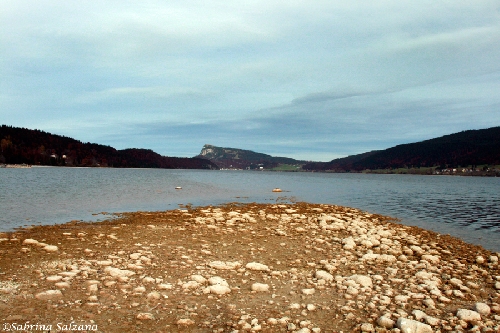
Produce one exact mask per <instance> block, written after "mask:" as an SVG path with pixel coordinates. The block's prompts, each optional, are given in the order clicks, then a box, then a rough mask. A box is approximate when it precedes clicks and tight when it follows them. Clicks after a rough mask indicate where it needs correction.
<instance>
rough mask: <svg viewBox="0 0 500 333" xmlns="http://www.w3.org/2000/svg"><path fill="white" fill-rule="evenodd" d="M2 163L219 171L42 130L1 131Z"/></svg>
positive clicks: (205, 163)
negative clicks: (85, 141) (84, 141)
mask: <svg viewBox="0 0 500 333" xmlns="http://www.w3.org/2000/svg"><path fill="white" fill-rule="evenodd" d="M0 163H6V164H30V165H53V166H87V167H99V166H101V167H115V168H130V167H133V168H167V169H217V166H216V165H215V164H213V163H211V162H210V161H207V160H205V159H201V158H179V157H166V156H161V155H159V154H157V153H155V152H153V151H152V150H148V149H124V150H116V149H115V148H113V147H109V146H104V145H99V144H95V143H90V142H87V143H83V142H81V141H78V140H75V139H72V138H68V137H65V136H61V135H56V134H51V133H47V132H44V131H40V130H31V129H26V128H19V127H12V126H7V125H2V126H1V127H0Z"/></svg>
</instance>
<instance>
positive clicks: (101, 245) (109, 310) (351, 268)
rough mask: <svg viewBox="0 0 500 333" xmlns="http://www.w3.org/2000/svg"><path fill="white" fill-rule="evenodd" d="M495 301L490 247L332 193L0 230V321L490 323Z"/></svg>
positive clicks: (446, 326) (152, 326)
mask: <svg viewBox="0 0 500 333" xmlns="http://www.w3.org/2000/svg"><path fill="white" fill-rule="evenodd" d="M499 303H500V267H499V264H498V254H495V253H491V252H489V251H487V250H484V249H483V248H481V247H478V246H473V245H469V244H466V243H464V242H462V241H460V240H457V239H455V238H452V237H450V236H448V235H438V234H436V233H433V232H430V231H425V230H422V229H419V228H416V227H408V226H403V225H400V224H398V223H397V222H396V221H394V220H391V219H390V218H387V217H384V216H380V215H373V214H369V213H366V212H362V211H359V210H356V209H351V208H346V207H339V206H332V205H319V204H318V205H316V204H306V203H295V204H244V205H242V204H228V205H224V206H214V207H202V208H196V209H192V208H190V207H188V208H187V209H178V210H172V211H166V212H136V213H125V214H119V215H117V217H116V219H113V220H109V221H104V222H99V223H81V222H72V223H67V224H64V225H57V226H41V227H33V228H30V229H23V230H19V231H16V232H13V233H0V331H26V332H42V331H44V330H45V331H48V329H50V331H51V332H57V331H61V332H62V331H68V332H69V331H71V332H75V331H78V332H84V331H87V332H93V331H98V332H233V331H237V332H238V331H239V332H258V331H261V332H301V333H303V332H341V331H342V332H361V331H363V332H465V331H476V332H500V306H499Z"/></svg>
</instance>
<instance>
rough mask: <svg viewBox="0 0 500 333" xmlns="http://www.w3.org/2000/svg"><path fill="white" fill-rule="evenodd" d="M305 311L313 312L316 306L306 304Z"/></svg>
mask: <svg viewBox="0 0 500 333" xmlns="http://www.w3.org/2000/svg"><path fill="white" fill-rule="evenodd" d="M306 309H307V311H314V310H316V305H314V304H307V306H306Z"/></svg>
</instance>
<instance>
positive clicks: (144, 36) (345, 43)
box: [0, 0, 500, 160]
mask: <svg viewBox="0 0 500 333" xmlns="http://www.w3.org/2000/svg"><path fill="white" fill-rule="evenodd" d="M499 8H500V5H499V3H498V1H491V0H479V1H475V2H474V3H467V2H454V3H450V2H445V1H430V0H428V1H427V0H424V1H420V2H413V1H385V2H383V3H380V2H373V3H366V2H364V3H353V2H352V1H347V0H345V1H344V0H342V1H335V2H332V1H316V2H314V3H303V2H289V3H287V4H283V2H279V1H252V2H250V3H235V2H230V1H219V2H217V3H207V2H203V1H195V2H190V3H189V4H186V3H185V2H181V1H170V2H168V4H167V3H165V2H163V1H155V0H147V1H144V2H141V4H140V5H139V4H134V3H128V2H125V3H124V2H122V1H106V2H98V1H85V2H78V3H73V2H72V3H68V2H65V1H60V0H44V1H37V2H32V1H25V0H16V1H11V0H6V1H3V3H2V12H1V13H0V74H1V77H2V79H1V80H0V119H1V120H2V123H7V124H9V125H14V126H24V127H29V128H40V129H43V130H46V131H52V132H54V133H59V134H63V135H67V136H72V137H75V138H77V139H80V140H82V141H93V142H100V143H104V144H111V145H114V146H117V147H121V148H125V147H144V148H151V149H154V150H156V151H159V152H161V153H162V154H165V155H171V156H172V155H174V156H175V155H179V156H180V155H182V156H192V155H195V154H197V153H198V151H199V149H201V146H202V145H203V144H204V143H208V142H211V143H213V144H218V145H226V146H240V147H241V148H245V149H253V150H257V151H259V150H261V151H263V152H266V153H270V154H274V155H290V156H292V155H293V156H294V157H299V158H304V159H314V158H321V159H323V160H329V159H332V158H334V157H339V156H345V155H349V154H354V153H360V152H363V151H366V150H372V149H383V148H387V147H389V146H391V145H394V144H398V143H402V142H411V141H414V140H422V139H428V138H431V137H434V136H440V135H444V134H448V133H452V132H455V131H460V130H464V129H469V128H484V127H490V126H494V125H498V124H499V123H500V118H499V116H498V112H497V111H498V104H499V102H500V101H499V97H497V96H498V91H500V89H499V88H500V75H499V71H500V23H499V22H500V20H499V18H500V11H499ZM330 156H331V157H330Z"/></svg>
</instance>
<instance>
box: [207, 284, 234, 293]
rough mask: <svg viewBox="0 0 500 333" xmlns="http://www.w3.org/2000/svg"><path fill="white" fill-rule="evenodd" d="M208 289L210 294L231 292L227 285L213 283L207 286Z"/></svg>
mask: <svg viewBox="0 0 500 333" xmlns="http://www.w3.org/2000/svg"><path fill="white" fill-rule="evenodd" d="M208 288H209V290H210V293H212V294H216V295H224V294H228V293H230V292H231V289H230V288H229V287H227V286H221V285H219V284H218V285H214V286H210V287H208Z"/></svg>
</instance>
